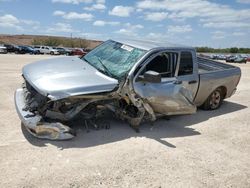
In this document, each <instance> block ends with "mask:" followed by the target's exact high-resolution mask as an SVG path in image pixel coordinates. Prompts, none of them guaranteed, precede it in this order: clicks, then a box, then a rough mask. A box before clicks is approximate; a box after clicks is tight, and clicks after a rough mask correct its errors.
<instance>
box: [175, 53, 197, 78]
mask: <svg viewBox="0 0 250 188" xmlns="http://www.w3.org/2000/svg"><path fill="white" fill-rule="evenodd" d="M189 74H193V57H192V53H191V52H181V59H180V66H179V72H178V76H183V75H189Z"/></svg>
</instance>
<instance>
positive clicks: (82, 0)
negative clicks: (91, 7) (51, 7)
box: [52, 0, 92, 5]
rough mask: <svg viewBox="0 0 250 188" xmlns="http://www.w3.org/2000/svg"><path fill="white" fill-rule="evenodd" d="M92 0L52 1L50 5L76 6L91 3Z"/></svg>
mask: <svg viewBox="0 0 250 188" xmlns="http://www.w3.org/2000/svg"><path fill="white" fill-rule="evenodd" d="M91 2H92V0H52V3H67V4H75V5H78V4H80V3H91Z"/></svg>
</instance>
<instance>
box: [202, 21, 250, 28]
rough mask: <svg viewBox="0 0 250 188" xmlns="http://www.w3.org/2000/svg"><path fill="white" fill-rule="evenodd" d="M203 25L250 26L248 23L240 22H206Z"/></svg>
mask: <svg viewBox="0 0 250 188" xmlns="http://www.w3.org/2000/svg"><path fill="white" fill-rule="evenodd" d="M203 26H204V27H208V28H250V25H249V24H248V23H242V22H208V23H204V24H203Z"/></svg>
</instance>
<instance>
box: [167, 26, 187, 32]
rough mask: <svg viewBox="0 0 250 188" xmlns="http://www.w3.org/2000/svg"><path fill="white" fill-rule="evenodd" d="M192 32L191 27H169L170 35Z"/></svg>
mask: <svg viewBox="0 0 250 188" xmlns="http://www.w3.org/2000/svg"><path fill="white" fill-rule="evenodd" d="M190 31H192V27H191V26H190V25H170V26H168V32H169V33H186V32H190Z"/></svg>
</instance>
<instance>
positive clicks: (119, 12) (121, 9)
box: [109, 6, 134, 17]
mask: <svg viewBox="0 0 250 188" xmlns="http://www.w3.org/2000/svg"><path fill="white" fill-rule="evenodd" d="M133 11H134V8H133V7H128V6H115V7H114V8H113V9H112V10H111V11H109V15H113V16H119V17H129V16H130V14H131V13H132V12H133Z"/></svg>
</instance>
